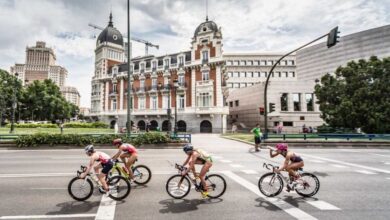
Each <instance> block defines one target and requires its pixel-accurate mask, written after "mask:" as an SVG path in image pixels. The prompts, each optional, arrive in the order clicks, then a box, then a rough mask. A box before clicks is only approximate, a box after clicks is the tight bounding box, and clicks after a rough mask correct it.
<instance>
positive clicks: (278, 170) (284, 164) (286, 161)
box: [277, 156, 290, 172]
mask: <svg viewBox="0 0 390 220" xmlns="http://www.w3.org/2000/svg"><path fill="white" fill-rule="evenodd" d="M289 160H290V156H286V160H285V161H284V163H283V165H282V167H280V168H279V169H277V172H280V171H282V170H284V169H286V168H287V166H288V162H289Z"/></svg>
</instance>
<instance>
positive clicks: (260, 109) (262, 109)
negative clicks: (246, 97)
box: [259, 107, 265, 115]
mask: <svg viewBox="0 0 390 220" xmlns="http://www.w3.org/2000/svg"><path fill="white" fill-rule="evenodd" d="M259 112H260V115H264V113H265V110H264V108H263V107H260V108H259Z"/></svg>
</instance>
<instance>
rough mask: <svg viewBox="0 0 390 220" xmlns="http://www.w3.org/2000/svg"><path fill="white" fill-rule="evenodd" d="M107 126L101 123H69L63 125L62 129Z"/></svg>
mask: <svg viewBox="0 0 390 220" xmlns="http://www.w3.org/2000/svg"><path fill="white" fill-rule="evenodd" d="M108 127H109V126H108V125H107V124H105V123H103V122H93V123H84V122H69V123H65V124H64V128H108Z"/></svg>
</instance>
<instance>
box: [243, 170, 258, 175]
mask: <svg viewBox="0 0 390 220" xmlns="http://www.w3.org/2000/svg"><path fill="white" fill-rule="evenodd" d="M242 172H244V173H246V174H257V171H256V170H242Z"/></svg>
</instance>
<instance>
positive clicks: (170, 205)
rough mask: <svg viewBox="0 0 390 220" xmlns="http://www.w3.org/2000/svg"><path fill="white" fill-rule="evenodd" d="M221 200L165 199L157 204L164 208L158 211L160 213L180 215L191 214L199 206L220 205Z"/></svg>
mask: <svg viewBox="0 0 390 220" xmlns="http://www.w3.org/2000/svg"><path fill="white" fill-rule="evenodd" d="M222 201H223V199H191V200H188V199H166V200H162V201H160V202H159V203H160V204H161V205H163V206H164V207H163V208H162V209H160V213H164V214H165V213H182V212H191V211H195V210H197V209H198V205H201V204H214V203H220V202H222Z"/></svg>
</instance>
